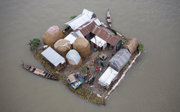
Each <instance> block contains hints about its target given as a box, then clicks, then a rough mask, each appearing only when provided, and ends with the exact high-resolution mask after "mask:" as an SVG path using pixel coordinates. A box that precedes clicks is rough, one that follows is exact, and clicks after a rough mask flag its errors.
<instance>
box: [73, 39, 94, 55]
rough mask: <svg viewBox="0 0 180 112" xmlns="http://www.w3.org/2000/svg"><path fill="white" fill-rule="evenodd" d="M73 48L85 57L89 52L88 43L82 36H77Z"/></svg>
mask: <svg viewBox="0 0 180 112" xmlns="http://www.w3.org/2000/svg"><path fill="white" fill-rule="evenodd" d="M73 48H74V49H75V50H77V51H78V52H79V54H80V55H81V56H82V57H87V56H88V55H89V54H90V50H91V48H90V43H89V41H88V40H87V39H85V38H83V37H78V38H77V39H76V40H75V41H74V43H73Z"/></svg>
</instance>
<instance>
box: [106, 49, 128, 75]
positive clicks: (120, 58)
mask: <svg viewBox="0 0 180 112" xmlns="http://www.w3.org/2000/svg"><path fill="white" fill-rule="evenodd" d="M130 57H131V53H130V52H129V51H128V49H126V48H124V49H120V50H119V51H118V52H117V53H116V54H115V55H114V56H113V57H112V58H111V59H110V61H109V63H110V66H111V67H112V68H113V69H115V70H116V71H118V72H119V71H121V69H122V68H123V67H124V66H125V65H126V64H127V62H128V61H129V59H130Z"/></svg>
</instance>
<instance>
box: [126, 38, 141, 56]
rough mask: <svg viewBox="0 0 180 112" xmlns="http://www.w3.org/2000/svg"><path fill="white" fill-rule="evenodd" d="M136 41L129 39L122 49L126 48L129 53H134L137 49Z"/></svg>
mask: <svg viewBox="0 0 180 112" xmlns="http://www.w3.org/2000/svg"><path fill="white" fill-rule="evenodd" d="M138 44H139V43H138V41H137V39H136V38H131V39H128V40H127V41H126V42H125V43H124V47H127V48H128V50H129V52H130V53H131V54H133V53H134V51H136V49H137V47H138Z"/></svg>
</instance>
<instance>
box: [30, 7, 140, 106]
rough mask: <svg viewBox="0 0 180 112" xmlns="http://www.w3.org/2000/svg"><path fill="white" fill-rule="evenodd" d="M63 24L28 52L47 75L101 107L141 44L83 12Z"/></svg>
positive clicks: (137, 55)
mask: <svg viewBox="0 0 180 112" xmlns="http://www.w3.org/2000/svg"><path fill="white" fill-rule="evenodd" d="M108 19H109V17H107V20H108ZM108 23H109V24H111V22H109V21H108ZM65 24H66V27H65V28H64V29H62V30H61V29H59V27H58V26H56V25H54V26H52V27H50V28H49V29H48V30H47V31H46V32H45V33H44V35H43V36H42V41H43V43H40V40H39V39H33V40H31V41H30V43H29V45H30V48H31V51H32V53H33V55H34V57H35V58H36V59H37V60H38V61H39V62H40V63H41V64H42V66H43V67H44V68H45V69H46V70H47V72H48V73H50V74H52V75H54V77H57V79H58V80H59V81H61V82H62V83H63V84H64V85H66V86H67V87H68V88H69V90H70V91H72V92H73V93H75V94H77V95H79V96H80V97H82V98H84V99H86V100H88V101H89V102H92V103H95V104H101V105H105V104H106V101H107V98H108V97H109V96H110V94H111V93H112V91H113V90H114V89H115V88H116V87H117V86H118V85H119V83H120V81H121V80H122V79H123V78H124V76H125V75H126V73H127V71H128V70H129V69H130V68H131V66H132V64H133V63H134V62H135V60H136V59H137V58H138V57H139V56H140V54H141V51H142V50H143V44H141V43H140V42H138V41H137V39H136V38H126V37H124V36H123V35H121V34H119V33H118V32H117V31H115V30H114V29H112V28H111V25H110V26H109V24H108V25H105V24H104V23H102V22H101V21H100V20H99V19H98V18H97V16H96V14H95V13H94V12H91V11H89V10H87V9H84V10H83V11H82V13H81V14H79V15H78V16H73V17H71V20H70V21H69V22H67V23H65ZM43 73H44V74H48V73H45V72H42V74H43ZM49 76H50V75H49ZM51 77H52V76H51Z"/></svg>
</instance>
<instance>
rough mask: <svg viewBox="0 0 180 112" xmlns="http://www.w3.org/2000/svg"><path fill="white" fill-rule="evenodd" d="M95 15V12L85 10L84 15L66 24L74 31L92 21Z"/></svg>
mask: <svg viewBox="0 0 180 112" xmlns="http://www.w3.org/2000/svg"><path fill="white" fill-rule="evenodd" d="M93 14H94V13H93V12H91V11H88V10H87V9H84V10H83V12H82V14H80V15H78V16H77V17H76V18H74V19H72V20H71V21H69V22H67V23H65V24H67V25H69V26H70V27H71V28H72V29H73V30H76V29H77V28H79V27H80V26H81V25H83V24H84V23H86V22H88V21H89V20H91V18H92V16H93Z"/></svg>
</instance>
